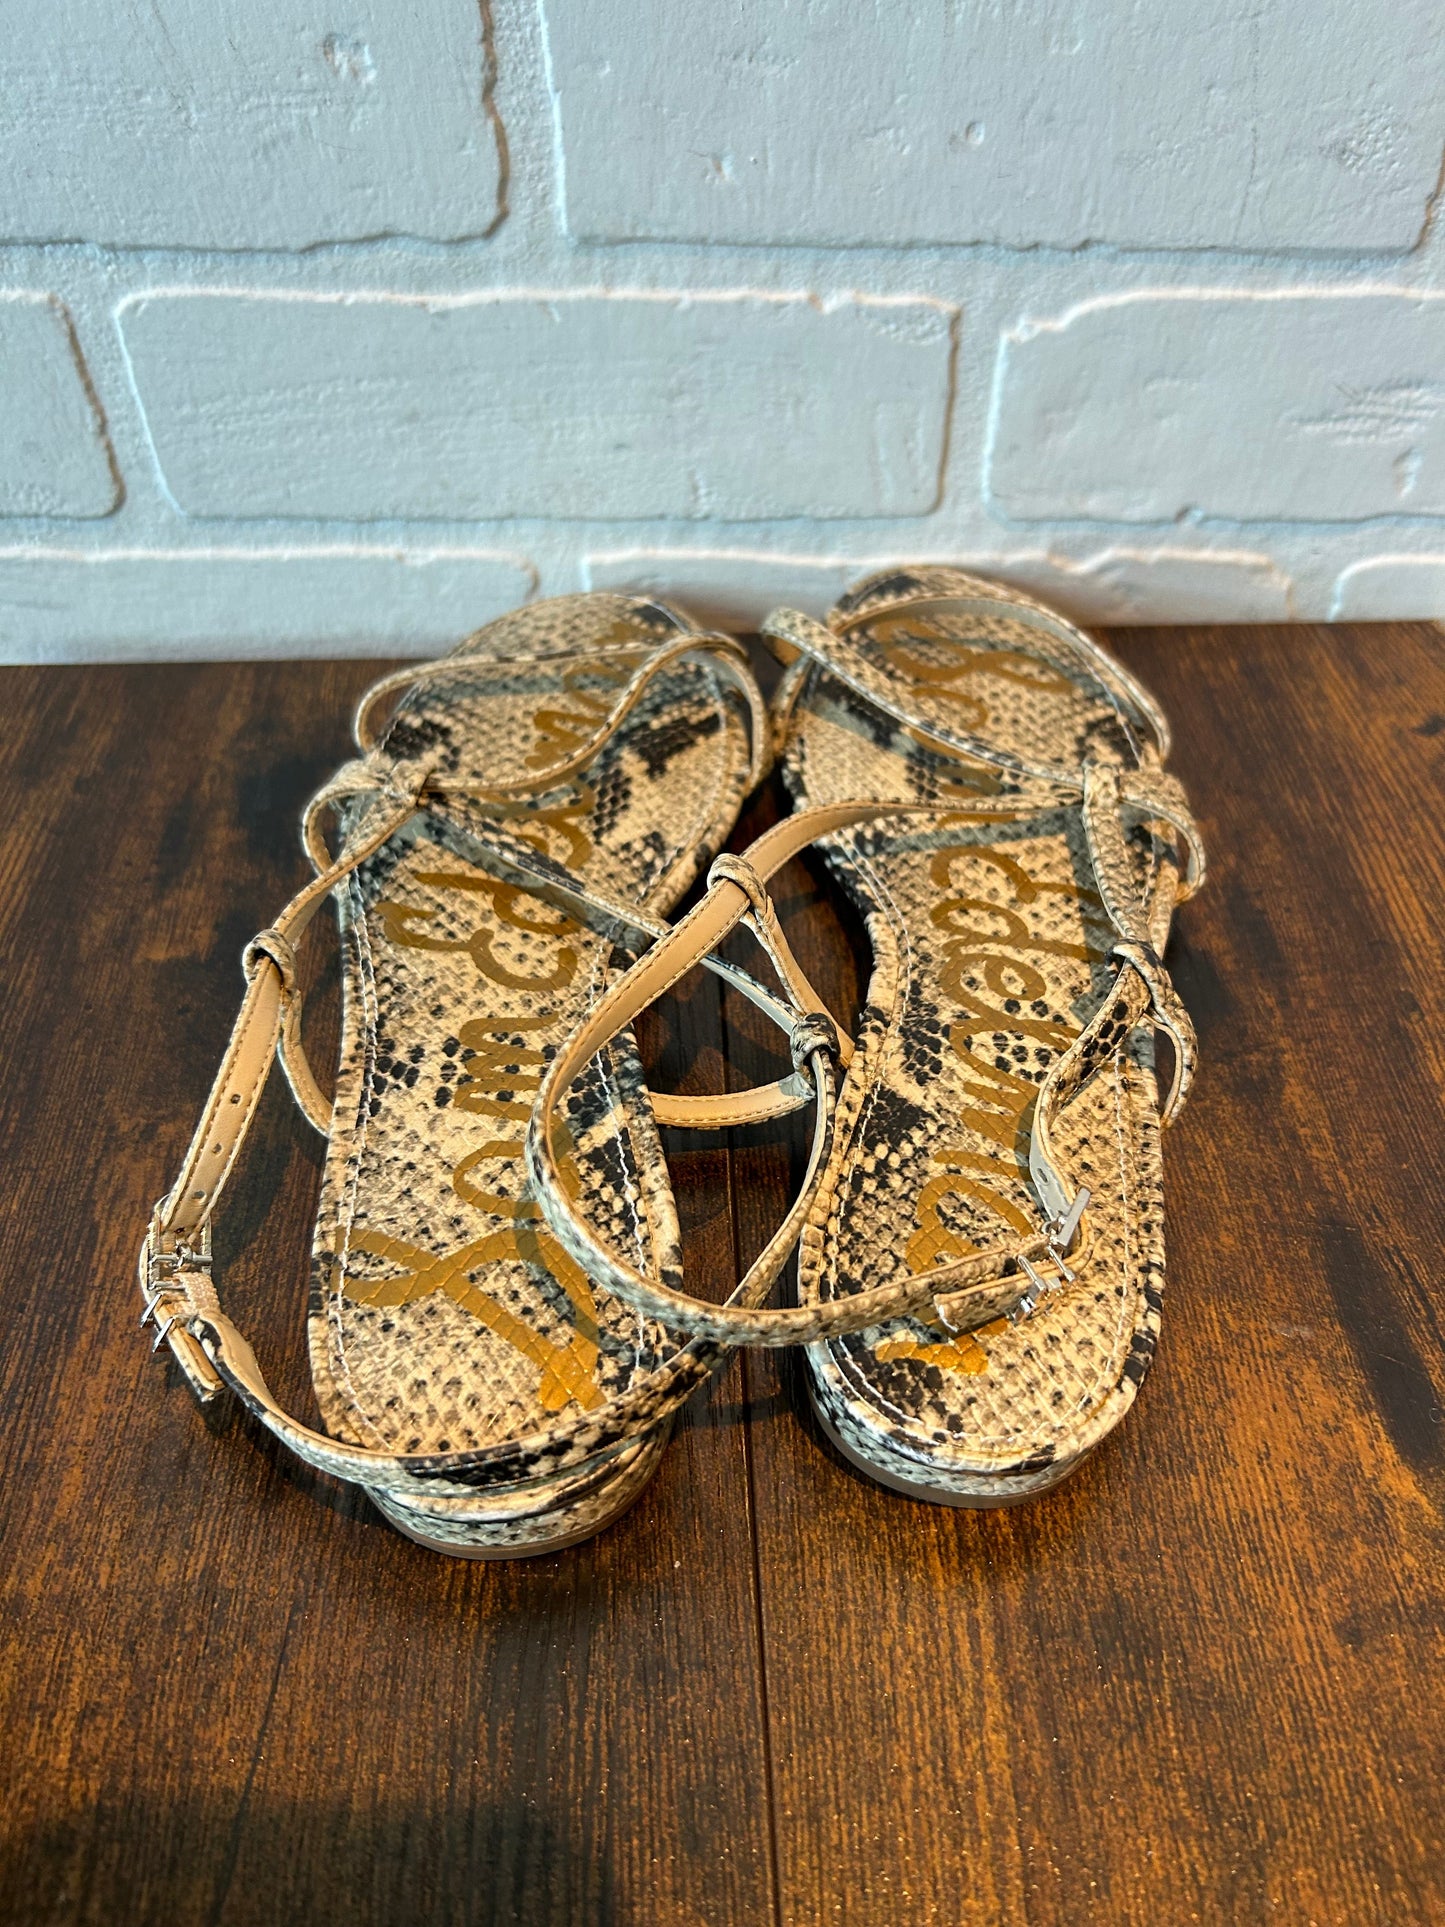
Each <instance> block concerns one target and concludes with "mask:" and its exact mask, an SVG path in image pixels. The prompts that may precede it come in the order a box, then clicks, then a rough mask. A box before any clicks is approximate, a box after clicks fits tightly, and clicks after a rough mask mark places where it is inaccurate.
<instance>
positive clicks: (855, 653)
mask: <svg viewBox="0 0 1445 1927" xmlns="http://www.w3.org/2000/svg"><path fill="white" fill-rule="evenodd" d="M978 586H979V588H980V590H983V589H986V588H987V587H988V585H986V584H983V583H980V584H979V585H978ZM926 604H934V605H937V606H940V607H946V608H949V609H957V610H960V611H962V612H965V613H967V612H969V611H975V612H977V613H980V614H982V613H986V612H987V611H988V610H989V609H997V610H999V611H1001V612H1003V613H1005V614H1007V615H1008V616H1009V617H1010V618H1011V619H1014V620H1019V619H1023V620H1026V621H1028V622H1030V623H1031V624H1032V625H1033V626H1034V627H1035V628H1037V629H1038V630H1039V631H1040V633H1041V634H1042V635H1045V636H1047V637H1048V638H1049V639H1050V640H1051V641H1053V642H1054V643H1055V644H1057V645H1059V646H1060V647H1061V649H1062V653H1063V654H1064V655H1065V658H1066V660H1067V661H1068V662H1069V663H1070V664H1071V665H1072V667H1073V669H1074V670H1075V671H1076V672H1078V673H1080V674H1083V675H1086V676H1087V677H1088V678H1089V679H1090V680H1091V681H1092V682H1094V683H1095V684H1096V685H1097V686H1098V687H1100V688H1101V689H1103V691H1104V692H1105V694H1106V695H1107V697H1108V698H1109V700H1110V702H1111V703H1112V704H1113V706H1114V708H1115V710H1116V712H1117V713H1118V714H1119V716H1120V717H1121V719H1122V720H1125V721H1128V722H1132V723H1135V724H1142V725H1144V727H1145V729H1146V730H1147V732H1148V733H1149V735H1152V736H1153V738H1154V739H1155V740H1154V741H1153V742H1150V741H1148V740H1147V739H1146V740H1145V741H1144V742H1143V743H1142V744H1141V745H1139V747H1138V750H1137V754H1138V757H1139V763H1138V767H1137V768H1134V769H1124V768H1117V766H1116V774H1117V781H1118V788H1117V791H1116V794H1115V797H1114V808H1115V810H1116V813H1117V812H1120V811H1127V812H1128V813H1129V814H1131V815H1132V816H1133V817H1134V818H1135V820H1136V821H1157V822H1167V823H1168V824H1169V826H1170V827H1171V828H1172V829H1173V830H1174V831H1175V832H1176V834H1177V835H1178V837H1179V838H1180V840H1181V843H1182V845H1183V848H1184V851H1185V854H1186V857H1187V863H1186V867H1185V874H1184V880H1183V885H1182V888H1181V892H1180V895H1181V897H1188V896H1193V895H1194V893H1195V891H1196V890H1197V889H1198V888H1199V887H1200V885H1201V884H1202V882H1203V881H1204V867H1205V860H1204V846H1203V843H1202V841H1201V840H1200V836H1199V831H1198V827H1197V825H1196V824H1195V821H1194V818H1193V815H1192V814H1191V812H1190V809H1189V805H1188V802H1187V800H1186V798H1185V795H1184V790H1183V788H1182V786H1181V785H1180V783H1179V781H1178V779H1177V778H1176V777H1174V776H1172V775H1171V774H1170V773H1169V772H1168V771H1167V770H1165V769H1164V767H1163V765H1162V762H1161V760H1160V758H1161V757H1162V756H1163V755H1164V754H1166V753H1167V751H1168V747H1169V729H1168V724H1167V723H1166V722H1165V719H1164V716H1163V713H1162V711H1161V710H1160V709H1159V707H1158V705H1157V704H1156V703H1155V702H1154V700H1153V698H1152V697H1151V696H1150V695H1149V693H1148V691H1147V690H1145V689H1144V688H1143V687H1142V685H1141V684H1140V683H1138V682H1137V681H1136V680H1135V679H1134V678H1133V677H1132V676H1130V675H1129V673H1128V671H1127V670H1125V669H1124V667H1123V666H1122V664H1120V663H1117V662H1115V661H1114V659H1113V658H1112V656H1110V655H1109V654H1108V652H1107V650H1104V649H1101V648H1100V647H1099V645H1098V644H1097V643H1096V642H1094V641H1093V640H1092V638H1091V637H1089V636H1086V635H1085V634H1084V632H1083V631H1082V630H1079V629H1075V628H1074V627H1073V625H1072V624H1071V623H1067V622H1065V621H1064V620H1063V618H1062V617H1061V616H1057V615H1055V614H1054V613H1053V612H1052V611H1051V610H1047V609H1044V608H1043V607H1042V605H1041V604H1038V603H1035V602H1032V601H1030V599H1029V598H1028V597H1025V596H1019V597H1003V596H1000V595H998V594H997V593H996V592H994V593H992V594H979V595H976V596H972V597H967V596H952V595H934V596H929V597H919V598H913V599H910V600H909V601H908V602H907V603H906V604H903V605H900V606H908V607H915V606H916V607H923V606H925V605H926ZM859 619H860V620H864V619H866V613H865V616H864V617H862V618H859ZM846 628H847V625H846V624H844V625H843V628H842V629H841V630H840V629H835V628H832V627H829V626H828V625H827V624H825V623H821V622H818V621H815V620H814V618H813V617H812V616H808V615H804V614H803V613H802V612H801V611H800V610H797V609H775V610H774V611H773V613H772V614H771V615H770V616H769V617H768V618H767V620H766V622H765V623H764V624H763V635H764V636H765V637H766V638H767V639H768V640H769V641H771V642H773V643H775V644H781V645H782V649H783V651H784V653H789V654H791V653H793V652H796V655H797V660H796V661H795V662H793V664H792V666H791V667H790V668H789V670H788V672H787V674H786V675H785V677H784V679H783V682H782V684H781V685H780V687H779V689H778V692H777V694H776V696H775V697H774V705H773V734H774V745H775V748H776V749H777V750H778V751H781V749H782V747H783V743H784V741H785V740H786V737H787V733H788V729H789V727H790V720H791V712H792V708H793V706H794V704H795V703H796V701H797V698H798V696H799V694H800V693H801V691H802V687H803V683H804V681H805V680H806V674H807V667H808V665H809V664H817V665H819V666H820V667H821V668H823V669H825V670H826V671H827V673H828V674H829V675H830V676H833V677H834V678H836V679H837V680H838V681H840V682H842V683H844V684H846V685H847V687H848V688H850V689H852V690H853V691H854V693H855V694H856V695H859V696H861V697H863V698H864V699H865V700H866V701H867V702H869V703H871V704H872V705H873V706H874V707H875V708H877V709H879V710H881V711H882V712H883V713H884V714H885V715H887V716H890V717H891V718H892V719H893V721H894V722H896V723H899V724H901V725H902V726H903V727H904V728H905V729H908V730H910V731H911V732H912V733H913V734H914V735H915V736H918V737H921V738H923V739H924V740H925V741H927V742H929V743H930V744H933V745H935V746H936V747H937V748H940V749H943V750H946V751H948V752H949V753H950V754H953V755H957V756H964V757H967V758H968V759H969V760H970V761H973V762H980V763H984V764H988V765H991V766H992V767H994V768H996V769H1003V770H1008V771H1011V772H1013V773H1014V774H1015V775H1017V776H1021V777H1027V778H1033V779H1035V780H1040V781H1044V782H1050V783H1055V784H1058V785H1059V786H1060V787H1066V788H1069V789H1072V790H1074V791H1076V792H1082V790H1083V788H1084V781H1085V778H1084V772H1083V771H1080V770H1075V769H1068V768H1064V767H1061V766H1055V765H1054V764H1050V763H1044V762H1040V761H1037V760H1032V759H1030V758H1027V757H1024V756H1019V755H1017V754H1015V753H1014V752H1013V751H1011V750H1006V749H1001V748H1000V747H999V746H998V745H997V744H995V743H990V742H989V741H987V740H986V739H985V738H984V737H981V736H974V735H972V734H970V733H969V732H967V731H965V730H960V729H957V728H955V727H954V726H952V725H951V724H949V723H947V722H945V721H942V720H940V719H938V718H936V717H928V716H926V715H924V714H923V713H922V712H921V711H920V710H919V708H918V707H917V705H916V703H914V702H911V701H909V700H908V698H907V695H906V694H905V691H904V689H903V687H902V685H901V684H899V683H898V682H897V681H896V680H894V679H891V678H889V677H887V676H886V675H885V674H884V673H883V672H882V671H881V670H880V668H879V666H878V664H877V663H876V662H875V661H874V660H873V659H872V657H870V655H869V654H868V653H867V652H866V651H865V650H863V649H861V648H860V647H859V646H858V644H857V643H856V642H854V641H853V640H852V638H851V637H850V636H848V634H847V633H846ZM1130 740H1137V739H1136V738H1135V737H1134V735H1133V732H1132V731H1131V734H1130Z"/></svg>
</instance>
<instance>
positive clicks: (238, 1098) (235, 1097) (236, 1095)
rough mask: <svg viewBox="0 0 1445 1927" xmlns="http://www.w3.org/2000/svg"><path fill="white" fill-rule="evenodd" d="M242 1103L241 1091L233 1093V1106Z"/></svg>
mask: <svg viewBox="0 0 1445 1927" xmlns="http://www.w3.org/2000/svg"><path fill="white" fill-rule="evenodd" d="M240 1101H241V1093H240V1092H239V1091H232V1093H231V1102H232V1103H233V1104H239V1103H240Z"/></svg>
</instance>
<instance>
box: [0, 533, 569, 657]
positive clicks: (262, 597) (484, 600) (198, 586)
mask: <svg viewBox="0 0 1445 1927" xmlns="http://www.w3.org/2000/svg"><path fill="white" fill-rule="evenodd" d="M535 587H536V575H535V572H534V571H533V570H532V568H531V567H530V566H529V564H527V563H526V562H523V561H520V560H518V559H517V558H516V557H515V556H508V555H493V554H488V553H485V552H483V551H479V550H468V549H438V550H430V551H428V550H416V549H412V550H401V549H381V548H366V547H359V546H351V545H344V546H343V545H334V546H331V547H326V548H289V549H287V548H274V549H257V550H244V549H239V550H238V549H179V550H176V549H172V550H161V549H155V550H135V549H98V550H97V549H89V550H86V549H60V548H48V549H39V548H27V549H8V550H6V549H0V660H4V661H6V662H90V661H103V660H114V659H117V658H125V659H129V660H133V661H140V662H148V661H161V660H165V659H168V658H172V657H206V658H246V657H259V656H373V655H374V656H391V655H399V656H414V655H416V656H426V655H435V654H437V653H439V652H440V651H441V650H443V649H447V648H450V646H451V645H452V644H453V643H454V642H457V641H459V640H460V638H461V637H462V636H464V635H466V633H467V632H468V631H469V630H471V629H475V628H477V627H478V625H479V624H481V623H483V622H487V621H489V620H490V619H491V618H492V617H493V616H497V615H501V614H503V613H504V611H506V610H508V609H511V608H514V607H515V606H516V605H517V604H518V603H519V602H523V601H525V600H526V599H527V597H528V596H530V595H531V594H532V592H533V590H534V589H535Z"/></svg>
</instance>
